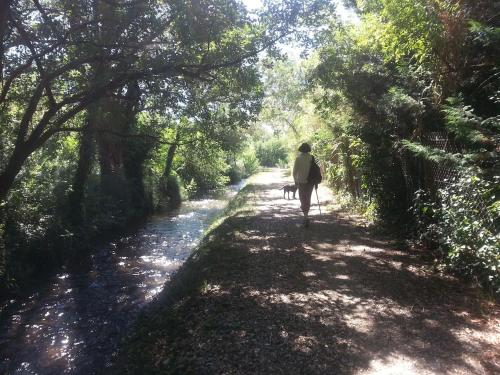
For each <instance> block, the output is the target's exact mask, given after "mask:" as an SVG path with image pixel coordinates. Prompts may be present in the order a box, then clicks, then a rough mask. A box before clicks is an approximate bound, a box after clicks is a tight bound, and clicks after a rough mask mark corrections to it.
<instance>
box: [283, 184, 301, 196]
mask: <svg viewBox="0 0 500 375" xmlns="http://www.w3.org/2000/svg"><path fill="white" fill-rule="evenodd" d="M280 190H283V199H285V195H286V194H287V193H288V199H290V193H293V199H295V192H296V191H297V186H296V185H295V184H290V185H284V186H283V187H282V188H280Z"/></svg>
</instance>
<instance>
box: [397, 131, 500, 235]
mask: <svg viewBox="0 0 500 375" xmlns="http://www.w3.org/2000/svg"><path fill="white" fill-rule="evenodd" d="M419 141H420V143H421V144H422V145H424V146H427V147H429V148H432V149H436V150H440V151H444V152H446V153H448V154H454V155H456V156H458V157H462V152H463V147H462V146H461V145H460V144H459V143H457V142H456V141H455V140H454V139H453V138H452V137H451V136H450V135H449V134H448V133H446V132H443V131H441V132H437V131H434V132H427V133H424V134H423V135H422V136H421V137H420V139H419ZM401 165H402V172H403V176H404V179H405V182H406V190H407V201H408V202H407V203H408V207H411V205H412V204H413V200H414V197H415V193H416V192H417V191H418V190H423V191H425V192H427V193H428V194H429V195H430V196H431V197H432V198H433V199H434V200H435V201H439V200H440V195H439V192H440V191H442V190H447V189H448V188H449V187H450V185H451V184H453V183H456V182H457V181H458V179H459V178H460V177H461V174H462V171H461V169H460V168H459V167H458V166H457V164H456V163H454V162H452V161H451V160H442V161H440V162H436V161H432V160H427V159H425V158H424V157H422V156H416V155H415V154H413V153H412V152H411V151H409V150H403V151H402V154H401ZM467 189H468V192H467V195H468V196H470V197H474V200H471V202H472V207H470V208H471V209H472V210H473V211H474V216H475V217H480V218H481V219H483V223H488V224H487V225H488V226H489V228H488V229H490V230H491V231H492V232H494V231H495V228H494V221H495V220H494V218H493V217H492V213H491V211H490V210H488V202H486V201H485V199H484V197H482V196H481V194H476V191H475V189H476V187H475V186H474V185H473V184H471V185H470V187H469V188H467ZM467 214H470V212H469V213H467V212H464V215H467Z"/></svg>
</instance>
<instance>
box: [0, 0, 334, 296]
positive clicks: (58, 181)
mask: <svg viewBox="0 0 500 375" xmlns="http://www.w3.org/2000/svg"><path fill="white" fill-rule="evenodd" d="M328 12H329V6H328V2H327V1H318V0H311V1H270V2H266V3H265V5H264V6H263V7H262V8H261V9H259V10H257V11H253V12H252V13H249V12H248V11H247V9H246V8H245V6H244V5H243V3H241V2H240V1H239V0H230V1H220V0H202V1H196V2H191V1H175V0H174V1H157V0H143V1H136V0H119V1H112V2H111V1H105V0H87V1H69V0H43V1H41V0H7V1H2V2H1V3H0V284H1V285H0V289H2V290H3V289H5V287H6V286H7V287H11V286H12V285H14V284H18V283H19V282H21V281H22V278H29V277H31V276H33V274H35V273H38V274H39V273H40V272H43V271H50V268H53V267H54V266H55V267H57V266H59V265H60V264H61V263H62V262H63V261H65V259H67V258H75V256H76V258H78V257H83V258H84V257H85V255H86V252H87V247H88V245H89V243H90V242H89V241H91V240H92V239H94V238H96V237H97V236H99V235H101V234H109V233H110V232H111V231H114V230H116V229H118V230H121V229H123V228H124V227H126V226H127V225H129V223H131V222H132V221H135V220H138V219H141V218H143V217H144V216H145V215H147V214H148V213H149V212H151V211H152V210H154V209H157V208H166V207H168V206H169V205H171V204H178V202H179V200H180V198H181V196H182V195H183V194H184V195H186V196H193V195H195V194H198V193H199V192H200V191H203V190H209V189H216V188H219V187H221V186H223V185H224V184H226V183H227V182H229V181H230V180H232V181H235V180H237V179H238V178H241V177H244V176H246V175H248V174H249V173H251V172H253V171H255V169H256V160H257V159H256V156H255V151H254V148H253V147H252V146H251V145H249V144H248V141H247V137H246V135H245V129H246V128H247V127H248V126H249V124H250V123H251V122H252V120H253V119H254V118H255V116H256V115H257V113H258V111H259V108H260V105H261V101H262V95H263V92H262V88H261V80H260V74H259V72H258V69H257V64H256V62H257V60H258V57H259V53H261V52H263V51H268V53H269V54H271V55H272V54H273V53H275V52H276V51H275V48H274V45H275V44H276V43H277V42H278V41H280V40H283V38H287V37H288V36H289V35H290V34H291V33H293V31H294V30H295V29H296V28H300V27H306V26H314V25H317V24H318V20H319V18H320V17H321V15H326V14H327V13H328Z"/></svg>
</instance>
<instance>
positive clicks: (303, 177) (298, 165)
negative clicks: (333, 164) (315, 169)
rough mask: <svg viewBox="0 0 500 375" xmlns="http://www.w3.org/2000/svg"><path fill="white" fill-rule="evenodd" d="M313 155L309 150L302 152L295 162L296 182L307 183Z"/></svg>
mask: <svg viewBox="0 0 500 375" xmlns="http://www.w3.org/2000/svg"><path fill="white" fill-rule="evenodd" d="M311 161H312V155H311V154H310V153H308V152H300V153H299V154H298V155H297V157H296V158H295V163H294V164H293V173H292V174H293V180H294V181H295V183H296V184H306V183H307V177H308V176H309V169H311Z"/></svg>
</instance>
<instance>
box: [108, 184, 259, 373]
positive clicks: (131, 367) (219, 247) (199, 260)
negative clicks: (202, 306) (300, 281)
mask: <svg viewBox="0 0 500 375" xmlns="http://www.w3.org/2000/svg"><path fill="white" fill-rule="evenodd" d="M254 191H255V185H253V184H252V179H250V180H249V182H248V183H247V185H246V186H245V187H244V188H243V189H242V190H240V192H239V193H238V194H237V195H236V196H235V197H234V198H233V199H232V200H231V201H230V202H229V204H228V206H227V207H226V209H225V210H224V211H223V212H222V214H221V215H219V217H218V218H216V219H215V220H214V222H213V223H212V225H211V226H210V227H209V228H208V229H207V231H206V233H205V235H204V238H203V240H202V241H201V243H200V245H199V246H198V248H197V249H196V250H195V251H194V252H193V254H192V255H191V256H190V257H189V259H188V260H187V261H186V262H185V263H184V265H183V266H182V267H181V268H180V269H179V270H178V271H177V273H176V274H175V275H174V277H173V278H172V280H171V281H170V282H169V284H168V286H167V287H166V288H165V290H164V292H162V293H161V294H160V296H159V297H158V299H157V301H155V302H154V303H153V304H152V306H151V307H150V308H148V309H147V310H146V311H145V312H144V313H143V314H142V315H141V316H140V318H139V319H138V322H137V324H136V325H135V327H134V329H133V333H132V334H131V335H130V336H129V337H127V338H126V340H125V341H124V342H123V344H122V346H121V349H120V351H119V353H118V356H117V357H116V359H115V361H114V366H113V370H112V371H111V372H112V373H115V374H152V373H155V374H157V373H162V374H163V373H167V374H168V373H185V372H186V371H187V372H189V369H184V368H179V367H178V366H177V364H176V363H177V360H176V358H177V357H178V356H180V355H182V356H185V355H189V353H179V351H177V350H176V349H175V348H176V342H177V341H179V340H182V338H183V337H188V336H189V335H190V332H189V314H191V313H192V311H193V310H194V311H196V309H195V308H194V309H193V304H196V302H195V301H196V299H197V298H200V297H202V296H203V294H204V293H205V291H206V289H207V288H209V286H210V284H211V280H213V279H215V278H216V277H217V273H219V272H224V267H225V265H227V267H230V265H231V264H232V260H231V257H232V256H233V257H234V252H232V251H231V250H232V245H233V244H234V241H233V240H232V239H233V233H234V232H235V231H237V230H238V226H237V224H236V221H238V222H241V221H240V220H233V219H236V218H241V217H244V216H247V215H248V214H249V213H251V212H252V207H251V200H252V196H253V193H254ZM221 265H222V266H221ZM181 362H185V361H181ZM107 373H109V371H108V372H107Z"/></svg>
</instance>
